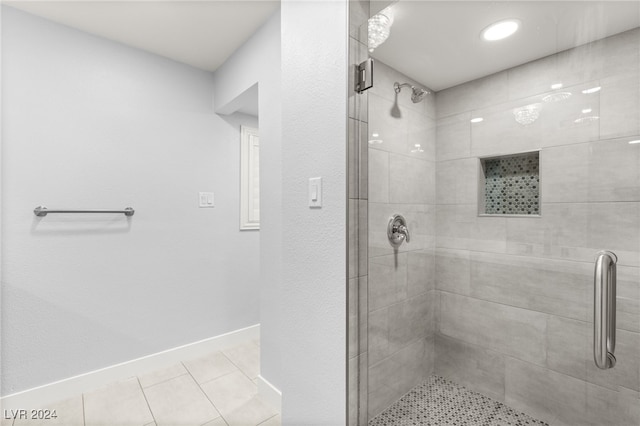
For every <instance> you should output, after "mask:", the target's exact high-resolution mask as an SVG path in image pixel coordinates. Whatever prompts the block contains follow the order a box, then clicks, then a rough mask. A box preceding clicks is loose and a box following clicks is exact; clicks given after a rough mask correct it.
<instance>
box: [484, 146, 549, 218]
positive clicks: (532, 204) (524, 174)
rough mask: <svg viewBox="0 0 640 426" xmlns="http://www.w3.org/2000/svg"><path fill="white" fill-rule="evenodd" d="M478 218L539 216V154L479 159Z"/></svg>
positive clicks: (519, 154) (534, 152)
mask: <svg viewBox="0 0 640 426" xmlns="http://www.w3.org/2000/svg"><path fill="white" fill-rule="evenodd" d="M478 181H479V188H478V214H479V215H480V216H533V217H536V216H537V217H539V216H540V153H539V151H533V152H524V153H518V154H510V155H502V156H493V157H486V158H481V159H480V176H479V180H478Z"/></svg>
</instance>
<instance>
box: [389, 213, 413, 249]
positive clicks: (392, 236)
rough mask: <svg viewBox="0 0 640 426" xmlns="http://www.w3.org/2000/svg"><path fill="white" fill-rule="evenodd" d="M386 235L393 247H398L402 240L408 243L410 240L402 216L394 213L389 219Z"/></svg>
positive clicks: (405, 222)
mask: <svg viewBox="0 0 640 426" xmlns="http://www.w3.org/2000/svg"><path fill="white" fill-rule="evenodd" d="M387 237H389V242H390V243H391V245H392V246H393V247H399V246H400V244H402V242H403V241H406V242H407V243H408V242H409V241H410V240H411V235H410V234H409V228H407V221H406V220H405V218H404V216H402V215H399V214H395V215H393V216H392V217H391V218H390V219H389V224H388V225H387Z"/></svg>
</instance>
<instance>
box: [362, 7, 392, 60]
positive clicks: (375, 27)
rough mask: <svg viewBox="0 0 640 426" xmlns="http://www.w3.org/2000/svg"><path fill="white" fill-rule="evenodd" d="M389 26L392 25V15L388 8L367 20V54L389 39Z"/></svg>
mask: <svg viewBox="0 0 640 426" xmlns="http://www.w3.org/2000/svg"><path fill="white" fill-rule="evenodd" d="M391 25H393V14H392V13H391V9H390V8H388V7H387V8H386V9H384V10H382V11H381V12H379V13H377V14H376V15H374V16H373V17H371V18H369V22H368V32H369V37H368V42H369V52H373V51H374V49H376V48H377V47H378V46H380V45H381V44H382V43H384V42H385V41H386V40H387V38H389V34H391Z"/></svg>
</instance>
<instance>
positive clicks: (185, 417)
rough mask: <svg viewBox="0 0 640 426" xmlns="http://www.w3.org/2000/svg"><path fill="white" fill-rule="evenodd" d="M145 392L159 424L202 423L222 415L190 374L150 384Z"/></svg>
mask: <svg viewBox="0 0 640 426" xmlns="http://www.w3.org/2000/svg"><path fill="white" fill-rule="evenodd" d="M144 393H145V395H146V397H147V401H148V402H149V407H151V412H152V413H153V417H154V418H155V421H156V423H157V425H158V426H164V425H167V426H178V425H185V426H187V425H189V426H192V425H202V424H204V423H206V422H208V421H210V420H213V419H215V418H217V417H219V416H220V414H219V413H218V411H217V410H216V409H215V407H214V406H213V405H212V404H211V402H210V401H209V399H208V398H207V396H206V395H205V394H204V393H203V392H202V390H201V389H200V387H199V386H198V384H197V383H196V382H195V380H193V378H192V377H191V376H190V375H183V376H179V377H176V378H174V379H171V380H167V381H165V382H162V383H159V384H157V385H154V386H150V387H148V388H145V389H144Z"/></svg>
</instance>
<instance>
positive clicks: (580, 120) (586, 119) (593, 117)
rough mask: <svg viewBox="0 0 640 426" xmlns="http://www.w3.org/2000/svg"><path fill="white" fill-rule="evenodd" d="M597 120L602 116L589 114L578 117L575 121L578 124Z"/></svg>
mask: <svg viewBox="0 0 640 426" xmlns="http://www.w3.org/2000/svg"><path fill="white" fill-rule="evenodd" d="M597 120H600V117H598V116H597V115H588V116H586V117H580V118H576V119H575V120H574V121H573V122H574V123H576V124H585V123H592V122H594V121H597Z"/></svg>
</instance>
